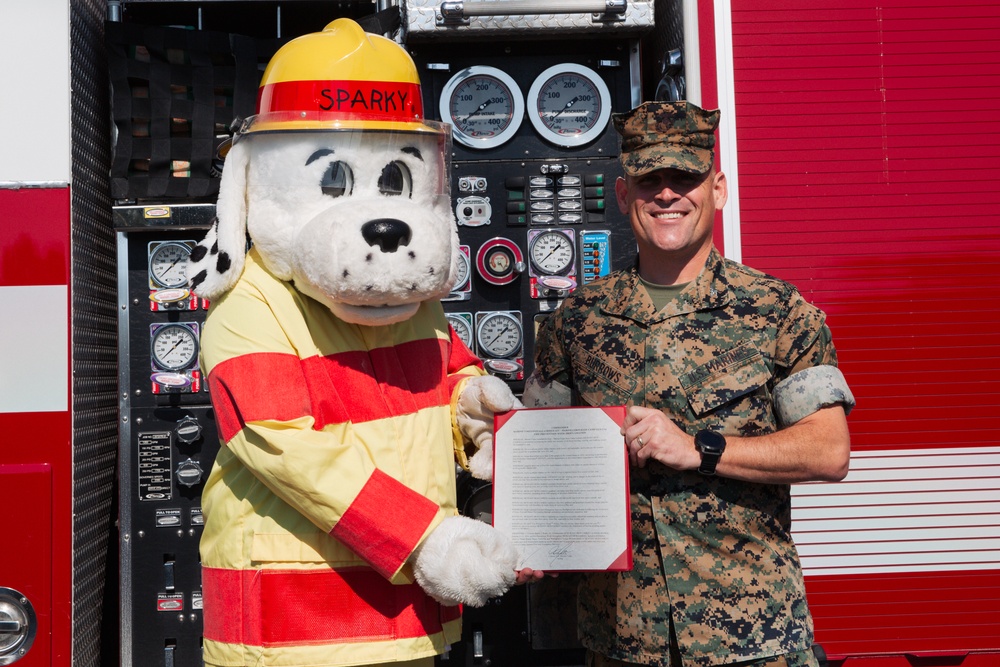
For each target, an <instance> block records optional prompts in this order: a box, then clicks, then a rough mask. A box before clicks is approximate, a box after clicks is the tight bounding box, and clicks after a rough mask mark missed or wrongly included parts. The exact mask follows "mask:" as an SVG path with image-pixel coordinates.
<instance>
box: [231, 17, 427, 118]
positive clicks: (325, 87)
mask: <svg viewBox="0 0 1000 667" xmlns="http://www.w3.org/2000/svg"><path fill="white" fill-rule="evenodd" d="M445 128H446V126H443V125H442V124H441V123H436V122H434V121H425V120H424V118H423V99H422V97H421V94H420V78H419V77H418V76H417V68H416V65H414V64H413V60H412V59H411V58H410V55H409V54H408V53H407V52H406V50H405V49H404V48H403V47H402V46H400V45H399V44H397V43H396V42H394V41H392V40H391V39H387V38H385V37H382V36H381V35H375V34H371V33H366V32H365V31H364V30H363V29H362V28H361V26H360V25H358V24H357V23H356V22H354V21H352V20H351V19H346V18H341V19H337V20H336V21H333V22H332V23H330V24H328V25H327V26H326V27H325V28H324V29H323V31H322V32H315V33H309V34H306V35H302V36H301V37H297V38H295V39H293V40H291V41H290V42H288V43H287V44H285V45H284V46H282V47H281V48H280V49H278V51H277V53H275V54H274V56H273V57H272V58H271V61H270V62H269V63H268V65H267V69H266V70H264V76H263V78H262V79H261V83H260V88H259V89H258V90H257V114H256V115H254V116H251V117H249V118H247V119H246V120H245V121H244V122H243V124H242V126H241V127H240V129H239V131H238V134H237V137H239V136H240V135H245V134H248V133H253V132H286V131H303V130H339V129H344V130H357V129H364V130H394V131H403V132H434V133H441V132H443V131H445Z"/></svg>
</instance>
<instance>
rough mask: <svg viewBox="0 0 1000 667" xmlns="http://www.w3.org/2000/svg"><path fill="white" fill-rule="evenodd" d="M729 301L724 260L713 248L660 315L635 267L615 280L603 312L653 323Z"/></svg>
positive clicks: (711, 307) (717, 306) (642, 322)
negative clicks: (682, 289) (688, 281)
mask: <svg viewBox="0 0 1000 667" xmlns="http://www.w3.org/2000/svg"><path fill="white" fill-rule="evenodd" d="M729 300H730V290H729V276H728V273H727V271H726V265H725V261H724V260H723V258H722V255H720V254H719V252H718V250H716V249H715V248H714V247H713V248H712V250H711V252H710V253H709V255H708V259H707V260H706V261H705V267H704V268H703V269H702V270H701V273H699V274H698V277H697V278H695V280H694V282H692V283H691V284H690V285H688V286H687V287H686V288H684V291H683V292H681V293H680V295H678V297H677V298H676V299H674V300H673V301H671V302H670V303H668V304H667V305H666V306H665V307H664V308H663V310H661V311H660V312H655V311H654V310H653V308H654V306H653V300H652V299H651V298H650V296H649V293H648V292H647V291H646V288H644V287H643V286H642V281H641V280H640V279H639V269H638V265H637V264H635V265H633V266H632V268H631V269H630V270H629V271H626V272H624V273H622V274H621V275H620V276H619V277H618V280H617V281H616V282H615V285H614V288H613V289H612V291H611V293H610V294H609V295H608V298H607V299H606V301H605V302H604V307H603V310H604V312H605V313H607V314H609V315H616V316H618V317H626V318H628V319H631V320H635V321H636V322H638V323H640V324H655V323H657V322H661V321H663V320H665V319H668V318H670V317H676V316H678V315H686V314H688V313H694V312H697V311H699V310H711V309H713V308H719V307H722V306H725V305H726V304H728V303H729Z"/></svg>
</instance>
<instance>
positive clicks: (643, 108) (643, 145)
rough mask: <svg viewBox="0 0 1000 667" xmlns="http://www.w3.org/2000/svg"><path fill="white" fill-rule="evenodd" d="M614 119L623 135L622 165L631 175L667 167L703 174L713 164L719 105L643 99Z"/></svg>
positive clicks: (615, 115)
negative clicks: (709, 107)
mask: <svg viewBox="0 0 1000 667" xmlns="http://www.w3.org/2000/svg"><path fill="white" fill-rule="evenodd" d="M611 119H612V121H613V122H614V125H615V129H616V130H617V131H618V134H620V135H621V137H622V145H621V163H622V168H623V169H624V170H625V173H626V174H628V175H630V176H641V175H642V174H647V173H649V172H651V171H656V170H657V169H665V168H672V169H680V170H681V171H687V172H690V173H694V174H704V173H705V172H706V171H708V170H709V169H711V168H712V161H713V159H714V157H715V155H714V153H713V151H712V149H713V148H715V128H717V127H718V126H719V111H718V109H716V110H715V111H705V110H704V109H702V108H700V107H698V106H695V105H694V104H691V103H690V102H685V101H681V102H644V103H643V104H640V105H639V106H637V107H636V108H634V109H632V110H631V111H627V112H625V113H617V114H613V115H612V117H611Z"/></svg>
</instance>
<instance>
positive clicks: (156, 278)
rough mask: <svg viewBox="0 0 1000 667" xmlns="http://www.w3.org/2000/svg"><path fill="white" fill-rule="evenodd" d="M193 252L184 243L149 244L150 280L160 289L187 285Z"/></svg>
mask: <svg viewBox="0 0 1000 667" xmlns="http://www.w3.org/2000/svg"><path fill="white" fill-rule="evenodd" d="M190 255H191V250H190V248H188V246H187V245H186V244H184V243H178V242H174V241H170V242H167V243H159V244H156V245H155V247H154V244H152V243H150V244H149V278H150V280H151V281H152V283H153V286H154V287H156V288H160V289H170V288H178V287H183V286H184V285H186V284H187V260H188V257H189V256H190Z"/></svg>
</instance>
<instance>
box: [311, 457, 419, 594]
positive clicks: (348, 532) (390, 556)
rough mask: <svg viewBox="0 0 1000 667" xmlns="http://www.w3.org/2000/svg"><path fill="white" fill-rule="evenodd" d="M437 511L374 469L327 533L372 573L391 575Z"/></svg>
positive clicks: (413, 492) (404, 487)
mask: <svg viewBox="0 0 1000 667" xmlns="http://www.w3.org/2000/svg"><path fill="white" fill-rule="evenodd" d="M437 511H438V506H437V504H436V503H434V502H433V501H431V500H430V499H428V498H425V497H424V496H422V495H420V494H419V493H417V492H416V491H413V490H411V489H410V488H409V487H407V486H405V485H403V484H402V483H400V482H398V481H397V480H395V479H393V478H392V477H390V476H389V475H386V474H385V473H384V472H382V471H381V470H375V472H373V473H372V475H371V477H369V478H368V481H367V482H365V485H364V487H362V489H361V493H359V494H358V496H357V498H355V499H354V502H352V503H351V506H350V507H348V508H347V511H346V512H344V516H343V517H341V519H340V521H338V522H337V525H336V526H334V527H333V530H332V531H330V535H332V536H333V537H335V538H337V539H338V540H340V541H341V542H343V543H344V544H345V545H347V547H348V548H349V549H350V550H351V551H353V552H354V553H356V554H357V555H358V556H360V557H361V558H363V559H365V561H366V562H367V563H368V564H370V565H371V566H372V567H373V568H374V569H375V571H376V572H378V573H380V574H381V575H382V576H384V577H391V576H392V575H393V574H395V573H396V570H398V569H399V568H400V567H401V566H402V565H403V562H404V561H405V560H406V559H407V558H409V557H410V554H411V553H412V552H413V549H414V548H415V547H416V545H417V542H418V541H419V540H420V537H421V536H422V535H423V534H424V531H425V530H427V526H428V525H430V523H431V521H433V520H434V517H435V515H436V514H437ZM390 531H391V532H390Z"/></svg>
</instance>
